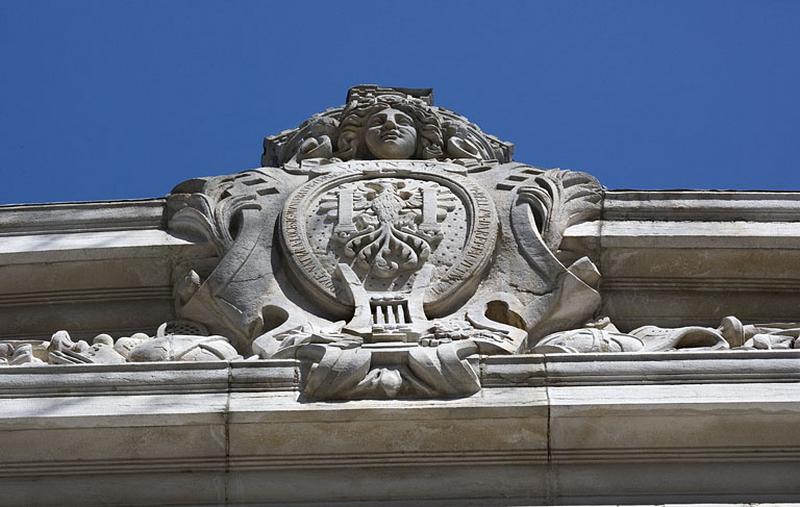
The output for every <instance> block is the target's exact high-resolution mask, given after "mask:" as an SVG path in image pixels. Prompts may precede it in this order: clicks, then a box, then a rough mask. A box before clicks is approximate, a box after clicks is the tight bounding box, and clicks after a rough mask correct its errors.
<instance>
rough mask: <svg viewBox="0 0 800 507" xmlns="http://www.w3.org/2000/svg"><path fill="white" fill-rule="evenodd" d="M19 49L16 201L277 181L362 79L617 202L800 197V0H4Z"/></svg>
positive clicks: (4, 130) (4, 32) (9, 185)
mask: <svg viewBox="0 0 800 507" xmlns="http://www.w3.org/2000/svg"><path fill="white" fill-rule="evenodd" d="M0 55H1V56H2V60H1V61H2V67H0V69H1V70H0V73H1V74H0V93H2V101H0V174H1V175H2V178H1V179H0V203H12V202H48V201H76V200H102V199H127V198H142V197H152V196H161V195H164V194H166V193H167V192H169V190H170V189H171V188H172V186H174V185H175V184H176V183H178V182H180V181H182V180H184V179H187V178H190V177H193V176H201V175H213V174H226V173H231V172H236V171H240V170H244V169H247V168H251V167H257V166H258V161H259V157H260V154H261V141H262V138H263V136H265V135H269V134H273V133H277V132H279V131H281V130H284V129H286V128H291V127H295V126H297V124H298V123H300V122H301V121H302V120H304V119H305V118H306V117H308V116H309V115H311V114H312V113H314V112H317V111H320V110H322V109H324V108H326V107H331V106H336V105H339V104H341V103H342V102H343V100H344V97H345V93H346V91H347V88H348V87H349V86H351V85H353V84H357V83H378V84H383V85H395V86H411V87H433V88H434V89H435V99H436V103H437V104H438V105H441V106H444V107H447V108H450V109H453V110H456V111H458V112H460V113H461V114H464V115H466V116H468V117H469V118H470V119H472V120H473V121H475V122H476V123H478V124H479V125H480V126H481V127H482V128H483V130H484V131H486V132H489V133H492V134H495V135H497V136H499V137H501V138H503V139H505V140H508V141H511V142H513V143H515V144H516V146H517V150H516V158H517V160H520V161H525V162H528V163H531V164H534V165H538V166H542V167H564V168H573V169H580V170H585V171H589V172H591V173H593V174H594V175H596V176H597V177H598V178H600V180H601V181H602V182H603V183H604V184H605V185H606V186H608V187H610V188H736V189H800V170H799V169H800V138H799V137H800V136H798V133H800V99H798V94H800V1H796V0H786V1H778V0H760V1H749V2H742V1H734V0H726V1H698V0H695V1H674V0H672V1H659V2H653V1H646V0H635V1H603V2H601V1H580V2H570V1H561V2H534V1H527V2H516V1H502V2H501V1H493V2H489V1H484V2H471V1H419V2H415V1H403V2H389V1H377V0H373V1H370V2H349V1H327V2H312V1H298V2H277V1H276V2H266V1H236V2H208V1H199V0H192V1H175V0H172V1H160V2H150V1H97V2H89V1H78V0H71V1H66V0H64V1H58V2H40V1H30V0H25V1H8V0H4V1H0Z"/></svg>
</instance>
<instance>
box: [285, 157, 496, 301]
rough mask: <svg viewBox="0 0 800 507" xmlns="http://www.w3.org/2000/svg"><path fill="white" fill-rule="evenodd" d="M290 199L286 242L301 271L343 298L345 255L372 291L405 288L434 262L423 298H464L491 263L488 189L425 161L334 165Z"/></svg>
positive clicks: (329, 294)
mask: <svg viewBox="0 0 800 507" xmlns="http://www.w3.org/2000/svg"><path fill="white" fill-rule="evenodd" d="M329 167H330V171H329V172H327V173H326V174H324V175H322V176H318V177H316V178H314V179H312V180H311V181H309V182H308V183H306V184H305V185H303V186H302V187H300V188H299V189H297V190H296V191H295V192H294V193H293V194H292V195H291V196H290V197H289V199H288V201H287V203H286V206H285V207H284V212H283V215H282V221H281V226H282V231H283V235H282V239H283V246H284V249H285V251H286V253H287V254H288V255H287V257H288V259H289V261H290V266H292V268H293V271H294V273H295V275H296V278H298V279H299V281H300V283H301V284H302V285H303V286H305V287H306V288H312V289H313V290H314V291H315V292H317V293H318V294H320V295H322V297H323V298H324V299H326V300H327V302H328V303H331V304H337V303H338V304H341V301H340V300H339V298H337V295H336V284H335V282H334V273H335V272H336V269H337V266H338V265H339V263H345V264H347V265H349V266H350V268H351V269H352V270H353V271H354V272H355V273H356V274H357V275H358V277H359V279H360V280H361V282H362V284H363V286H364V288H365V289H366V290H367V291H369V292H394V293H397V292H408V291H410V290H411V288H412V286H413V284H414V282H415V279H416V277H417V275H418V274H419V272H420V270H421V268H422V267H423V266H425V265H426V264H427V265H432V266H433V274H432V280H431V284H430V286H429V287H428V290H427V292H426V304H431V305H433V306H435V305H436V304H437V303H440V302H442V301H444V300H449V299H451V297H452V298H459V297H460V298H463V296H464V294H463V293H459V289H460V288H461V286H462V285H464V284H465V283H466V282H468V281H469V280H470V278H472V275H474V274H475V273H478V272H480V271H481V270H483V268H485V267H486V265H487V263H488V261H489V258H490V256H491V252H492V251H493V249H494V243H495V240H496V236H497V217H496V214H495V211H494V204H493V203H492V202H491V200H490V199H489V197H488V194H487V193H486V191H485V190H483V189H482V188H481V187H480V186H478V185H477V184H476V183H475V182H473V181H471V180H469V179H467V178H465V177H463V176H460V175H458V174H454V173H452V172H449V170H458V167H457V166H452V167H451V164H446V163H442V162H422V161H351V162H343V163H338V164H332V165H331V166H329Z"/></svg>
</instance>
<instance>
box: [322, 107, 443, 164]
mask: <svg viewBox="0 0 800 507" xmlns="http://www.w3.org/2000/svg"><path fill="white" fill-rule="evenodd" d="M389 107H391V108H394V109H397V110H398V111H402V112H404V113H406V114H407V115H409V116H410V117H411V118H412V119H413V120H414V127H415V128H416V129H417V149H416V152H415V158H418V159H432V158H441V157H443V156H444V155H443V154H444V136H443V135H442V126H441V121H440V119H439V116H438V115H437V114H436V113H435V112H433V111H432V110H431V108H430V106H428V105H427V104H426V103H425V102H423V101H422V100H419V99H416V98H413V97H402V96H400V95H380V96H378V97H368V98H367V97H365V98H364V99H360V100H359V99H357V100H353V101H351V102H350V103H349V104H348V105H347V107H345V109H344V111H343V112H342V119H341V122H340V124H339V125H340V132H339V140H338V142H337V148H338V150H337V152H336V153H335V154H334V156H336V157H338V158H341V159H342V160H352V159H367V158H371V157H372V154H371V153H370V152H369V149H368V148H367V146H366V143H365V142H364V134H365V132H366V130H367V129H366V123H367V120H368V119H369V117H370V116H372V115H373V114H375V113H377V112H379V111H382V110H384V109H386V108H389Z"/></svg>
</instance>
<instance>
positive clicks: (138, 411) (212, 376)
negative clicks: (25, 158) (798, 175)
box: [0, 85, 800, 506]
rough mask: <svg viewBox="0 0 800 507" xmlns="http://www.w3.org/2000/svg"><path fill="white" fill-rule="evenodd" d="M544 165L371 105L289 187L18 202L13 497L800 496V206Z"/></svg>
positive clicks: (280, 145) (369, 99) (6, 250)
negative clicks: (645, 187)
mask: <svg viewBox="0 0 800 507" xmlns="http://www.w3.org/2000/svg"><path fill="white" fill-rule="evenodd" d="M512 152H513V145H511V144H510V143H507V142H504V141H501V140H499V139H496V138H494V137H492V136H491V135H488V134H486V133H484V132H482V131H481V130H480V129H479V128H478V127H477V126H476V125H474V124H472V123H470V122H469V121H468V120H467V119H466V118H464V117H462V116H460V115H458V114H456V113H453V112H451V111H448V110H446V109H443V108H441V107H438V106H435V105H434V104H433V97H432V92H431V90H427V89H405V88H384V87H378V86H373V85H365V86H358V87H355V88H353V89H351V90H350V92H349V93H348V96H347V100H346V104H345V105H344V106H342V107H340V108H334V109H330V110H327V111H325V112H323V113H320V114H318V115H315V116H313V117H312V118H310V119H309V120H307V121H306V122H304V123H302V124H301V125H300V126H299V127H298V128H296V129H292V130H289V131H286V132H283V133H281V134H279V135H277V136H273V137H269V138H267V139H266V140H265V143H264V154H263V157H262V165H263V166H264V167H261V168H258V169H252V170H248V171H244V172H241V173H238V174H232V175H223V176H215V177H207V178H196V179H192V180H188V181H185V182H183V183H181V184H179V185H177V186H176V187H175V188H174V189H173V191H172V192H171V194H170V195H169V196H168V197H167V198H165V199H153V200H147V201H132V202H109V203H77V204H55V205H34V206H7V207H0V236H1V237H2V240H3V241H0V322H2V323H3V326H2V329H0V365H2V366H3V367H2V368H0V442H2V443H0V478H2V484H3V490H2V494H3V496H2V498H3V501H2V502H0V503H3V504H4V505H158V504H162V505H286V504H290V503H291V504H295V505H331V504H339V505H352V504H354V503H358V505H386V504H389V505H431V506H434V505H436V506H442V505H470V504H472V505H536V504H561V505H567V504H607V503H613V504H626V505H630V504H635V503H645V504H664V503H665V502H678V503H683V504H685V503H686V502H715V503H719V502H753V501H762V502H767V501H771V502H781V501H792V500H797V499H798V498H800V489H798V484H799V483H798V481H797V480H796V477H797V469H798V466H800V454H799V453H798V452H799V450H800V437H798V435H799V434H798V432H797V431H796V430H795V428H794V426H796V422H797V420H798V414H799V413H800V408H799V407H800V397H798V393H800V389H798V385H800V368H798V365H800V325H798V324H797V322H798V320H800V313H798V308H800V296H798V293H797V290H796V286H797V281H798V280H800V264H798V263H797V262H796V252H795V251H796V250H797V249H798V248H800V227H798V221H799V219H798V218H797V217H798V215H797V210H798V209H800V193H781V192H714V191H666V192H657V191H611V190H606V189H604V188H602V186H601V185H600V183H599V182H598V181H597V180H595V179H594V178H593V177H592V176H590V175H588V174H585V173H581V172H576V171H568V170H560V169H540V168H536V167H532V166H529V165H525V164H521V163H518V162H515V161H513V160H512ZM43 485H44V486H46V487H43Z"/></svg>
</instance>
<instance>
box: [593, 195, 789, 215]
mask: <svg viewBox="0 0 800 507" xmlns="http://www.w3.org/2000/svg"><path fill="white" fill-rule="evenodd" d="M603 219H604V220H667V221H674V220H681V221H736V220H745V221H750V222H800V192H774V191H763V192H758V191H726V190H722V191H715V190H609V191H606V193H605V200H604V203H603Z"/></svg>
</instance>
